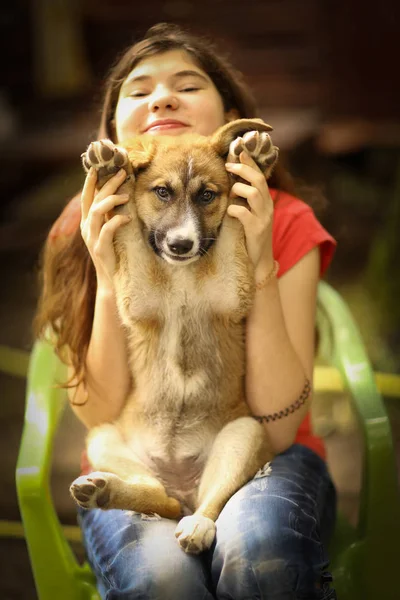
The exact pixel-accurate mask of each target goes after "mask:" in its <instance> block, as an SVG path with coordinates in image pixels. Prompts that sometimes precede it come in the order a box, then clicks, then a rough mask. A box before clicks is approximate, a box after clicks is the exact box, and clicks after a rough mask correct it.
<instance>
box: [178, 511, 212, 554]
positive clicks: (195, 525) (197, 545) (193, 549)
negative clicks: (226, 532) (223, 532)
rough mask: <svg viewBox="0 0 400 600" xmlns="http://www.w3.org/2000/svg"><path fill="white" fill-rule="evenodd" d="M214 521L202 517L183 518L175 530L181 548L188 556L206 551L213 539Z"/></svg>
mask: <svg viewBox="0 0 400 600" xmlns="http://www.w3.org/2000/svg"><path fill="white" fill-rule="evenodd" d="M215 532H216V527H215V523H214V521H212V520H211V519H209V518H208V517H203V516H202V515H196V514H194V515H191V516H189V517H183V519H181V520H180V521H179V523H178V526H177V528H176V530H175V537H176V538H177V540H178V542H179V545H180V546H181V548H182V549H183V550H184V551H185V552H188V553H190V554H200V552H203V551H204V550H208V548H209V547H210V546H211V544H212V543H213V541H214V538H215Z"/></svg>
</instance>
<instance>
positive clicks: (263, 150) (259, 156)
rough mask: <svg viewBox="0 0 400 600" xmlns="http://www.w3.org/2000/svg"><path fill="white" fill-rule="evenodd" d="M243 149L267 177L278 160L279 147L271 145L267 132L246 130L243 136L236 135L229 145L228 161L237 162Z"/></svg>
mask: <svg viewBox="0 0 400 600" xmlns="http://www.w3.org/2000/svg"><path fill="white" fill-rule="evenodd" d="M243 151H245V152H247V154H249V156H251V158H252V159H253V160H254V161H255V162H256V163H257V165H258V166H259V167H260V169H261V170H262V171H263V173H265V175H266V177H269V175H270V174H271V172H272V169H273V168H274V165H275V163H276V161H277V160H278V154H279V148H277V146H274V145H273V143H272V140H271V138H270V136H269V135H268V133H267V132H266V131H248V132H247V133H245V134H244V135H243V137H237V138H236V139H235V140H233V142H231V145H230V146H229V154H228V162H239V155H240V153H241V152H243Z"/></svg>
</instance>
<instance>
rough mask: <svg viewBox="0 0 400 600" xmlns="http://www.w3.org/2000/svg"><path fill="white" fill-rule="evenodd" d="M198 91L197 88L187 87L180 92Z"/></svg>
mask: <svg viewBox="0 0 400 600" xmlns="http://www.w3.org/2000/svg"><path fill="white" fill-rule="evenodd" d="M199 90H200V88H199V87H195V86H187V87H185V88H183V89H182V90H180V91H181V92H198V91H199Z"/></svg>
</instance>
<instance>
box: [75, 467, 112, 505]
mask: <svg viewBox="0 0 400 600" xmlns="http://www.w3.org/2000/svg"><path fill="white" fill-rule="evenodd" d="M115 478H116V475H113V474H112V473H102V472H101V471H96V472H94V473H90V474H89V475H82V476H81V477H78V478H77V479H75V481H74V482H73V483H72V485H71V487H70V488H69V491H70V492H71V495H72V497H73V498H74V500H75V501H76V502H77V503H78V504H79V506H81V507H82V508H104V509H105V508H108V505H109V503H110V497H111V488H112V483H113V479H115Z"/></svg>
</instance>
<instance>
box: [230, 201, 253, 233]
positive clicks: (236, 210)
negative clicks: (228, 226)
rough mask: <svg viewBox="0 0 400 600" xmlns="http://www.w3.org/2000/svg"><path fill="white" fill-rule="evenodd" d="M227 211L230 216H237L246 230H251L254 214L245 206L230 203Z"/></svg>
mask: <svg viewBox="0 0 400 600" xmlns="http://www.w3.org/2000/svg"><path fill="white" fill-rule="evenodd" d="M227 213H228V215H229V216H230V217H235V218H236V219H238V220H239V221H240V222H241V224H242V225H243V227H244V229H245V232H247V231H249V230H250V228H251V226H252V224H253V221H254V216H253V215H252V214H251V212H250V211H249V210H248V209H247V208H246V207H245V206H240V205H239V204H230V205H229V206H228V209H227Z"/></svg>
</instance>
